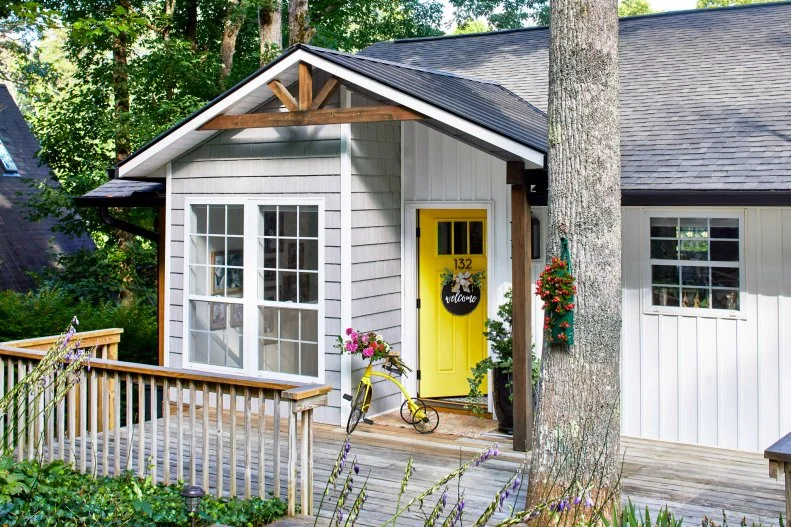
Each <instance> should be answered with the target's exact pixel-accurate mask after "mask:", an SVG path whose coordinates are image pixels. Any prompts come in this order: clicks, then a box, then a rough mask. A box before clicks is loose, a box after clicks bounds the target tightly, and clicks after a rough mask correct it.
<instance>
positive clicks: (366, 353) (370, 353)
mask: <svg viewBox="0 0 791 527" xmlns="http://www.w3.org/2000/svg"><path fill="white" fill-rule="evenodd" d="M373 354H374V349H373V348H365V349H364V350H363V357H365V358H368V359H370V358H371V357H373Z"/></svg>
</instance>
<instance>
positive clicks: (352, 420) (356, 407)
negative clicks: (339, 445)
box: [346, 381, 370, 434]
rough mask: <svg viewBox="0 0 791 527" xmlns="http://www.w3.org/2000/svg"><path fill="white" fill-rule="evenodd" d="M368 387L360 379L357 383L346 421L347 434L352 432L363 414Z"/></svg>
mask: <svg viewBox="0 0 791 527" xmlns="http://www.w3.org/2000/svg"><path fill="white" fill-rule="evenodd" d="M369 389H370V387H369V386H368V385H367V384H365V383H363V382H362V381H360V384H358V385H357V393H356V394H355V395H354V399H353V400H352V410H351V412H349V420H348V421H346V433H347V434H351V433H352V432H354V429H355V428H357V423H359V422H360V419H362V418H363V416H364V415H365V410H364V406H365V403H366V399H367V398H368V390H369Z"/></svg>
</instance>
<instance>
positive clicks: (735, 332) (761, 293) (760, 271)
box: [621, 207, 791, 451]
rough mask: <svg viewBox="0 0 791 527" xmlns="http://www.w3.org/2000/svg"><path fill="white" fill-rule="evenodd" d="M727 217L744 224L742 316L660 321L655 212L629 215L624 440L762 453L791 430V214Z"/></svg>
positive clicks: (750, 211) (751, 212)
mask: <svg viewBox="0 0 791 527" xmlns="http://www.w3.org/2000/svg"><path fill="white" fill-rule="evenodd" d="M676 210H677V211H678V213H679V216H681V215H687V216H688V215H689V214H690V212H689V208H686V209H683V208H679V209H676ZM662 211H663V212H667V211H672V209H662ZM711 211H712V212H717V211H718V209H711ZM700 212H703V213H705V211H700ZM721 212H735V213H737V214H739V215H742V217H743V223H742V231H743V232H742V240H743V247H742V254H743V267H742V269H743V270H742V294H741V311H740V312H739V314H738V315H736V316H723V314H722V313H720V314H717V313H716V312H712V314H711V315H705V316H699V315H697V314H695V315H692V314H686V313H684V312H683V311H680V312H679V313H678V314H667V313H666V312H664V313H663V314H660V313H655V312H654V310H653V309H652V306H650V305H649V304H650V297H648V296H647V293H646V289H647V287H648V281H647V280H648V273H649V268H648V265H647V258H648V251H649V249H648V241H647V237H648V219H647V218H648V217H649V216H650V212H649V211H648V210H646V209H643V208H637V207H626V208H624V210H623V283H624V291H623V306H624V311H623V316H624V324H623V327H624V329H623V341H622V364H621V368H622V373H621V379H622V381H621V382H622V430H623V433H624V434H626V435H631V436H639V437H645V438H651V439H660V440H665V441H678V442H683V443H695V444H701V445H708V446H716V447H724V448H735V449H741V450H750V451H762V450H763V449H765V448H766V447H767V446H769V445H770V444H771V443H773V442H774V441H775V440H777V439H778V438H779V437H781V436H782V435H783V434H785V433H787V432H788V431H789V430H791V383H790V382H789V379H791V327H790V326H791V209H788V208H743V209H739V210H737V211H734V209H729V210H727V211H726V210H724V209H723V210H721Z"/></svg>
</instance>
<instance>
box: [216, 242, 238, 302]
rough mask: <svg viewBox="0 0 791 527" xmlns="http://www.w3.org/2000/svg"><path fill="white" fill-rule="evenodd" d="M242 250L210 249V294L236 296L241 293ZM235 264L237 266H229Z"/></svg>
mask: <svg viewBox="0 0 791 527" xmlns="http://www.w3.org/2000/svg"><path fill="white" fill-rule="evenodd" d="M242 263H243V261H242V251H228V254H227V255H226V253H225V252H224V251H212V253H211V265H212V274H211V294H212V295H223V296H232V295H233V296H236V295H241V294H242V277H243V276H244V274H243V269H242V268H241V267H242ZM229 266H236V267H238V269H237V268H235V267H229Z"/></svg>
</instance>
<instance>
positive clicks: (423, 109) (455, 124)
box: [118, 49, 544, 177]
mask: <svg viewBox="0 0 791 527" xmlns="http://www.w3.org/2000/svg"><path fill="white" fill-rule="evenodd" d="M299 62H306V63H308V64H310V65H311V66H313V67H316V68H319V69H321V70H324V71H326V72H327V73H330V74H332V75H335V76H336V77H338V78H341V79H343V80H345V81H347V82H349V83H352V84H356V85H357V86H360V87H362V88H365V89H367V90H369V91H371V92H372V93H376V94H378V95H381V96H382V97H384V98H386V99H390V100H391V101H393V102H395V103H397V104H400V105H402V106H405V107H407V108H409V109H410V110H413V111H416V112H418V113H421V114H423V115H425V116H427V117H429V118H431V119H435V120H437V121H439V122H441V123H444V124H446V125H448V126H450V127H452V128H455V129H457V130H459V131H461V132H464V133H466V134H470V135H471V136H473V137H477V138H478V139H480V140H482V141H484V142H486V143H489V144H491V145H493V146H496V147H498V148H501V149H503V150H505V151H507V152H511V153H512V154H514V155H516V156H518V157H521V158H522V159H523V160H525V161H526V162H528V163H532V164H534V165H537V166H544V154H543V153H541V152H539V151H538V150H534V149H532V148H530V147H528V146H525V145H523V144H520V143H518V142H516V141H514V140H512V139H508V138H507V137H504V136H502V135H500V134H498V133H495V132H492V131H491V130H487V129H486V128H484V127H482V126H479V125H477V124H475V123H472V122H470V121H468V120H466V119H463V118H461V117H457V116H455V115H453V114H452V113H450V112H447V111H445V110H442V109H439V108H437V107H436V106H432V105H431V104H428V103H425V102H423V101H421V100H419V99H417V98H415V97H412V96H411V95H407V94H405V93H403V92H400V91H398V90H396V89H393V88H390V87H387V86H385V85H383V84H381V83H379V82H377V81H373V80H371V79H369V78H367V77H365V76H364V75H361V74H359V73H355V72H353V71H350V70H349V69H347V68H344V67H343V66H339V65H337V64H335V63H333V62H330V61H328V60H326V59H323V58H321V57H317V56H316V55H313V54H311V53H308V52H306V51H304V50H302V49H298V50H296V51H295V52H294V53H292V54H291V55H290V56H288V57H286V58H285V59H283V60H281V61H280V62H278V63H277V64H275V65H274V66H272V67H271V68H270V69H268V70H266V71H262V72H261V74H260V75H258V77H256V78H254V79H252V80H251V81H249V82H248V83H247V84H245V85H244V86H242V87H240V88H239V89H237V90H236V91H235V92H234V93H232V94H230V95H228V96H227V97H225V98H224V99H222V100H221V101H219V102H218V103H217V104H215V105H214V106H212V107H210V108H207V109H206V110H205V111H203V112H201V113H199V114H197V115H195V116H194V117H192V118H191V119H190V120H189V121H187V122H185V123H183V124H182V125H181V126H179V127H178V128H177V129H175V130H173V131H172V132H170V133H169V134H168V135H167V136H165V137H163V138H162V139H161V140H159V141H158V142H156V143H155V144H153V145H151V146H150V147H149V148H148V149H147V150H146V151H145V152H142V153H141V154H140V155H138V156H135V157H134V158H133V159H130V160H129V162H127V163H124V164H123V165H121V166H120V167H119V169H118V175H119V177H124V176H129V175H130V172H132V171H133V170H134V169H135V168H136V167H138V166H140V165H141V164H142V163H143V162H145V161H146V160H148V159H150V158H151V157H153V156H155V155H156V154H158V153H160V152H162V151H163V150H164V149H166V148H168V147H169V146H171V145H173V144H174V143H175V142H176V141H178V140H179V139H181V138H183V137H185V136H186V135H187V134H189V133H192V132H195V131H196V130H197V129H198V128H200V127H201V126H203V125H204V124H205V123H206V122H208V121H209V120H211V119H213V118H214V117H217V116H218V115H221V114H223V113H224V112H225V110H227V109H228V108H229V107H232V106H233V105H234V104H236V103H237V102H239V101H240V100H242V99H243V98H244V97H246V96H248V95H249V94H250V93H252V92H253V91H255V90H257V89H259V88H261V87H262V86H266V84H267V83H268V82H269V81H271V80H272V79H275V78H277V77H278V76H279V75H280V74H281V73H283V72H284V71H285V70H287V69H289V68H290V67H292V66H294V65H296V64H298V63H299ZM265 89H267V90H268V88H265ZM214 133H216V132H214ZM173 157H175V156H173ZM169 161H172V158H169V159H167V160H165V161H164V162H163V164H164V163H166V162H169ZM135 175H137V176H140V174H135Z"/></svg>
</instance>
